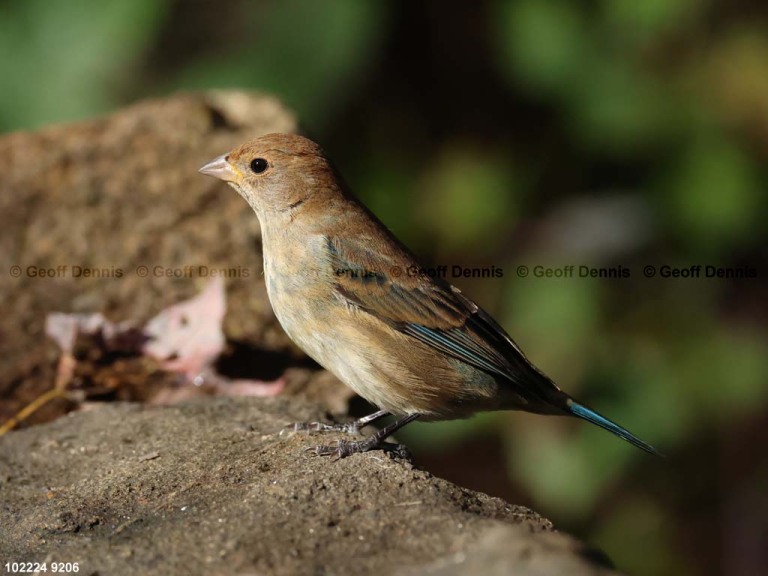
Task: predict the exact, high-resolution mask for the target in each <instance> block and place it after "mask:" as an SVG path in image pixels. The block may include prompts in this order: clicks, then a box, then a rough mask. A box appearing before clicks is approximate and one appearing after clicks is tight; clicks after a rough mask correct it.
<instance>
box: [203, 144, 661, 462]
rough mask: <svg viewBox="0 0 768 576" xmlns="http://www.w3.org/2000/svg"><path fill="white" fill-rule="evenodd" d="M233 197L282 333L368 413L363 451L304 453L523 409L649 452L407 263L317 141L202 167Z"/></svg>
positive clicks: (378, 444)
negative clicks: (256, 229) (578, 423)
mask: <svg viewBox="0 0 768 576" xmlns="http://www.w3.org/2000/svg"><path fill="white" fill-rule="evenodd" d="M199 172H200V173H202V174H205V175H208V176H212V177H215V178H218V179H220V180H223V181H224V182H226V183H227V184H228V185H229V186H231V187H232V188H234V189H235V190H236V191H237V192H238V193H239V194H240V196H242V197H243V199H245V201H246V202H247V203H248V204H249V205H250V207H251V208H252V209H253V211H254V212H255V213H256V217H257V218H258V221H259V224H260V227H261V239H262V253H263V260H264V262H263V266H264V278H265V282H266V288H267V294H268V297H269V301H270V303H271V306H272V308H273V311H274V313H275V316H276V317H277V319H278V321H279V322H280V324H281V326H282V327H283V329H284V330H285V332H286V334H287V335H288V336H289V337H290V338H291V339H292V340H293V341H294V342H295V343H296V344H297V345H298V346H299V348H301V349H302V350H303V351H304V352H305V353H306V354H308V355H309V356H310V357H311V358H312V359H314V360H315V361H316V362H317V363H318V364H320V365H321V366H322V367H324V368H325V369H327V370H329V371H330V372H332V373H333V374H335V375H336V376H337V377H338V378H339V379H340V380H341V381H342V382H343V383H345V384H346V385H347V386H349V387H350V388H351V389H352V390H353V391H354V392H356V393H357V394H358V395H359V396H362V397H363V398H364V399H365V400H367V401H368V402H370V403H371V404H373V405H374V406H376V407H377V408H378V410H377V411H376V412H374V413H372V414H370V415H368V416H365V417H363V418H360V419H359V420H357V421H355V422H353V423H352V424H348V425H327V424H322V423H305V424H298V425H297V427H296V429H311V430H344V431H347V432H357V431H359V430H360V429H361V428H362V427H364V426H367V425H369V424H372V423H373V422H375V421H378V420H380V419H382V418H384V417H386V416H394V417H395V419H394V421H393V422H392V423H391V424H389V425H387V426H385V427H383V428H381V429H379V430H378V431H377V432H375V433H373V434H371V435H370V436H367V437H364V438H363V439H362V440H356V441H349V440H339V441H337V442H334V443H331V444H328V445H321V446H316V447H313V448H310V449H311V450H312V451H314V452H315V453H316V454H318V455H321V456H336V457H338V458H344V457H347V456H350V455H352V454H355V453H361V452H366V451H369V450H374V449H379V448H385V446H387V445H389V443H387V442H386V439H387V438H388V437H389V436H391V435H392V434H393V433H395V432H396V431H397V430H399V429H401V428H402V427H403V426H405V425H406V424H408V423H410V422H413V421H415V420H417V419H419V420H421V421H436V420H452V419H460V418H468V417H470V416H472V415H473V414H475V413H477V412H484V411H496V410H522V411H527V412H533V413H536V414H542V415H561V416H575V417H577V418H580V419H583V420H586V421H587V422H591V423H592V424H595V425H597V426H599V427H601V428H604V429H605V430H608V431H609V432H611V433H613V434H615V435H616V436H618V437H620V438H622V439H624V440H626V441H627V442H629V443H630V444H633V445H634V446H636V447H638V448H640V449H642V450H644V451H646V452H649V453H651V454H659V453H658V451H657V450H656V449H655V448H653V446H651V445H650V444H648V443H646V442H644V441H643V440H640V439H639V438H638V437H637V436H635V435H633V434H632V433H630V432H629V431H628V430H626V429H625V428H622V427H621V426H619V425H618V424H616V423H614V422H613V421H611V420H609V419H608V418H606V417H604V416H602V415H600V414H599V413H598V412H596V411H594V410H592V409H591V408H588V407H587V406H585V405H584V404H582V403H579V402H577V401H576V400H574V399H573V398H572V397H571V396H569V395H568V394H567V393H565V392H564V391H562V390H561V389H560V388H559V387H558V386H557V385H556V384H555V383H554V382H553V381H552V380H551V379H550V378H549V377H547V376H546V375H545V374H544V373H543V372H542V371H541V370H539V369H538V368H537V367H536V366H534V365H533V363H532V362H531V361H530V360H528V358H527V357H526V356H525V354H524V353H523V351H522V350H521V349H520V347H519V346H518V345H517V344H516V343H515V341H514V340H513V339H512V338H511V337H510V336H509V334H507V332H506V331H505V330H504V328H502V327H501V326H500V325H499V324H498V323H497V322H496V321H495V320H494V319H493V318H492V317H491V315H490V314H488V313H487V312H486V311H485V310H483V309H482V308H481V307H480V306H478V305H477V304H476V303H475V302H474V301H472V300H471V299H470V298H468V297H467V296H466V295H464V293H463V292H462V291H461V290H459V289H458V288H456V287H455V286H453V285H451V284H450V283H448V282H447V281H446V280H444V279H442V278H439V277H433V276H435V275H434V274H432V275H430V274H428V273H426V271H425V268H423V267H422V266H421V265H420V264H419V262H418V259H417V258H416V256H414V254H413V253H412V252H411V251H410V250H408V248H406V247H405V245H404V244H403V243H401V242H400V241H399V240H398V239H397V238H396V237H395V236H394V235H393V234H392V233H391V232H390V231H389V230H388V229H387V227H386V226H385V225H384V224H383V223H382V222H381V221H380V220H379V219H378V218H377V217H376V216H375V215H374V214H373V213H372V212H371V211H370V210H369V209H368V208H367V207H366V206H365V205H363V204H362V202H361V201H360V200H359V199H358V198H357V197H356V196H354V195H353V194H352V192H351V191H350V189H349V187H348V186H347V185H346V184H345V182H344V180H343V178H342V177H341V175H340V173H339V171H338V170H337V169H336V167H335V165H334V164H333V163H332V162H331V161H330V160H329V159H328V157H327V156H326V154H325V153H324V152H323V150H322V148H321V147H320V146H319V145H318V144H317V143H315V142H314V141H312V140H310V139H308V138H306V137H304V136H301V135H297V134H279V133H274V134H267V135H264V136H261V137H259V138H256V139H253V140H251V141H249V142H246V143H244V144H242V145H241V146H239V147H237V148H235V149H234V150H232V151H230V152H229V153H226V154H223V155H221V156H219V157H217V158H215V159H213V160H211V161H210V162H208V163H206V164H205V165H204V166H203V167H201V168H200V169H199Z"/></svg>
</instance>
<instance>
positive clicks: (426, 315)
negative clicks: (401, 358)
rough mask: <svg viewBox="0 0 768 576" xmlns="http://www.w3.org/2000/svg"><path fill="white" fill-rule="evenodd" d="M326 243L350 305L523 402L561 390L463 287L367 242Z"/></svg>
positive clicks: (338, 288)
mask: <svg viewBox="0 0 768 576" xmlns="http://www.w3.org/2000/svg"><path fill="white" fill-rule="evenodd" d="M327 245H328V253H329V255H330V261H331V265H332V266H333V271H334V275H335V291H336V293H337V295H339V296H340V297H341V298H342V299H344V300H345V301H346V302H347V303H348V304H349V305H351V306H354V307H356V308H358V309H359V310H362V311H364V312H366V313H368V314H371V315H373V316H374V317H376V318H377V319H378V320H380V321H382V322H384V323H386V324H388V325H389V326H390V327H392V328H393V329H395V330H398V331H399V332H401V333H403V334H407V335H409V336H412V337H413V338H415V339H417V340H419V341H420V342H422V343H424V344H427V345H429V346H431V347H432V348H435V349H436V350H439V351H441V352H443V353H445V354H447V355H449V356H451V357H453V358H456V359H458V360H461V361H463V362H466V363H467V364H470V365H472V366H474V367H476V368H478V369H480V370H483V371H485V372H488V373H490V374H492V375H495V376H499V377H501V378H503V379H504V380H506V381H508V382H509V383H510V384H511V385H512V386H513V388H514V389H515V391H516V392H517V393H518V394H520V395H521V396H523V397H524V398H529V399H538V400H540V401H543V402H548V398H549V396H550V395H549V394H548V392H552V391H553V390H552V388H554V390H557V387H555V386H554V384H552V382H551V381H550V380H549V378H547V377H546V376H544V375H543V374H542V373H541V372H539V371H538V370H537V369H536V368H535V367H534V366H533V365H532V364H531V363H530V362H529V361H528V359H527V358H526V357H525V356H524V355H523V353H522V352H521V350H520V348H519V347H518V346H517V344H515V343H514V341H513V340H512V338H510V336H509V335H508V334H507V333H506V332H505V331H504V329H503V328H501V326H499V325H498V324H497V323H496V322H495V321H494V320H493V318H491V316H490V315H488V313H486V312H485V311H484V310H483V309H482V308H480V307H479V306H478V305H477V304H475V303H474V302H473V301H472V300H470V299H469V298H467V297H466V296H464V295H463V294H462V293H461V291H460V290H459V289H458V288H455V287H454V286H451V285H450V284H448V283H447V282H443V281H441V280H439V279H432V278H430V277H428V276H427V275H426V274H418V273H417V269H416V268H415V265H414V264H413V263H412V262H411V260H410V258H409V257H408V256H407V255H406V254H404V253H400V252H399V251H394V252H395V254H394V255H387V254H382V253H381V252H379V251H376V250H375V249H374V248H373V247H372V245H371V244H370V243H366V242H364V241H362V240H348V239H339V238H330V237H329V238H327ZM409 266H411V267H410V268H409Z"/></svg>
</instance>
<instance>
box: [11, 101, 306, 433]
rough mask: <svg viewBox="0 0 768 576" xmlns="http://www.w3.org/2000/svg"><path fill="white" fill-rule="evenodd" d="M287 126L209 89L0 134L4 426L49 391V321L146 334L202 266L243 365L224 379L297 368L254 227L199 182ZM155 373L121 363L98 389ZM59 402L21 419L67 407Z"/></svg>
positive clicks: (228, 197) (229, 200)
mask: <svg viewBox="0 0 768 576" xmlns="http://www.w3.org/2000/svg"><path fill="white" fill-rule="evenodd" d="M295 130H296V119H295V117H294V116H293V114H292V113H291V112H289V111H288V110H286V109H285V108H284V107H283V106H282V105H281V104H280V103H279V102H278V101H277V100H276V99H275V98H273V97H271V96H267V95H263V94H257V93H247V92H237V91H229V92H217V91H213V92H203V93H195V94H179V95H175V96H170V97H168V98H164V99H158V100H149V101H146V102H141V103H139V104H136V105H134V106H130V107H128V108H125V109H124V110H121V111H119V112H117V113H115V114H113V115H111V116H108V117H105V118H101V119H96V120H90V121H86V122H81V123H75V124H70V125H61V126H52V127H47V128H43V129H41V130H40V131H37V132H32V133H25V132H19V133H15V134H9V135H6V136H3V137H2V138H0V213H2V215H3V226H2V228H0V293H2V294H3V298H4V304H5V305H4V308H3V314H2V315H0V358H2V361H0V398H2V399H3V400H4V401H3V402H2V403H0V423H2V422H3V421H5V420H7V419H8V418H10V417H11V416H12V415H14V414H15V413H16V412H17V411H18V410H20V409H21V408H22V407H23V406H25V405H26V404H28V403H29V402H31V401H32V400H33V399H34V398H36V397H38V396H39V395H40V394H42V393H43V392H44V391H46V390H49V389H50V388H51V387H52V386H53V382H54V380H55V371H56V361H57V359H58V353H59V351H58V349H57V347H56V346H55V345H54V343H53V342H51V341H50V340H49V339H48V338H46V336H45V333H44V325H45V319H46V316H47V315H48V313H51V312H67V313H91V314H92V313H102V314H104V315H105V316H107V317H108V318H109V319H110V320H113V321H116V322H120V321H125V320H132V321H135V322H136V323H137V324H143V323H144V322H145V321H146V320H148V319H149V318H151V317H152V316H154V315H156V314H157V313H158V312H160V311H161V310H163V309H164V308H166V307H168V306H169V305H171V304H175V303H177V302H180V301H182V300H185V299H187V298H189V297H191V296H193V295H195V294H196V293H197V292H199V291H200V290H201V289H202V288H203V285H204V283H205V282H206V281H207V280H208V278H207V277H206V276H207V275H208V274H206V272H210V271H211V270H224V271H225V272H231V274H229V276H228V277H227V278H226V291H227V313H226V316H225V318H224V331H225V335H226V337H227V341H228V342H229V344H230V348H233V350H232V353H231V356H234V357H235V358H236V359H246V360H245V363H246V364H247V365H248V366H247V367H248V369H247V370H243V369H242V364H243V363H242V362H239V361H238V362H236V363H237V364H239V365H237V366H230V367H231V369H232V371H233V373H234V375H237V376H242V377H248V378H252V379H258V380H274V379H276V378H278V377H279V376H280V375H281V374H282V372H283V370H284V369H285V368H286V367H289V366H291V365H296V363H297V359H299V358H303V355H302V354H301V353H300V352H299V351H298V349H297V348H296V347H295V346H294V345H293V344H292V343H291V342H290V340H289V339H288V338H287V337H286V335H285V334H284V332H283V331H282V330H281V329H280V327H279V325H278V323H277V320H276V319H275V317H274V314H273V313H272V310H271V308H270V306H269V302H268V300H267V296H266V288H265V286H264V282H263V280H262V276H261V266H262V264H261V252H260V250H261V246H260V232H259V225H258V220H257V219H256V217H255V216H254V214H253V212H252V210H251V209H250V207H249V206H248V205H247V204H246V202H245V201H244V200H243V199H242V198H240V197H239V196H238V195H237V194H236V193H235V192H234V191H233V190H232V189H231V188H229V187H228V186H226V185H224V184H223V183H221V182H218V181H216V180H214V179H212V178H207V177H205V176H202V175H201V174H198V172H197V169H198V168H199V167H200V166H201V165H202V164H203V163H204V162H206V161H208V160H210V159H211V158H213V157H215V156H217V155H219V154H222V153H224V152H226V151H228V150H230V149H232V148H233V147H235V146H237V145H239V144H241V143H242V142H244V141H246V140H248V139H251V138H255V137H257V136H260V135H263V134H265V133H269V132H294V131H295ZM88 271H89V272H90V275H89V276H86V272H88ZM145 273H146V274H145ZM17 274H18V275H17ZM41 274H46V275H47V276H46V277H41ZM253 358H256V359H257V361H254V360H252V359H253ZM229 364H230V365H232V364H233V363H232V362H229ZM151 371H152V367H144V366H138V367H136V366H129V367H128V368H126V369H125V370H123V372H130V374H128V375H126V376H122V375H121V372H120V370H116V371H113V372H114V375H113V374H112V373H111V372H110V373H109V374H107V375H106V377H105V378H102V380H109V381H113V380H117V381H118V382H117V383H116V384H115V385H114V386H115V387H119V384H120V382H119V380H121V379H122V380H126V379H132V380H136V379H137V378H138V379H141V378H142V377H143V379H144V380H146V379H147V374H148V372H151ZM118 397H120V396H119V395H118ZM123 397H125V396H123ZM129 397H130V398H136V395H132V396H131V395H129ZM57 402H58V403H57V404H56V403H54V404H51V405H47V406H46V407H45V408H44V409H43V410H41V411H39V412H38V413H36V414H35V415H34V416H33V417H32V418H30V420H29V421H28V422H27V423H34V422H39V421H46V420H50V419H52V418H54V417H56V416H58V415H59V414H60V413H62V412H64V411H66V410H68V409H71V407H72V406H63V405H62V404H61V402H60V401H57Z"/></svg>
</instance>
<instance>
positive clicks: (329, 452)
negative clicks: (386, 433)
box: [306, 435, 411, 459]
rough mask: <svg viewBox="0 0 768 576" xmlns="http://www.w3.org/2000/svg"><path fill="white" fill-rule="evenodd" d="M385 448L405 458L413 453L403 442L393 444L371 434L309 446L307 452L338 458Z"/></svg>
mask: <svg viewBox="0 0 768 576" xmlns="http://www.w3.org/2000/svg"><path fill="white" fill-rule="evenodd" d="M377 449H378V450H383V451H385V452H389V453H390V454H393V455H394V456H397V457H399V458H404V459H410V458H411V453H410V451H409V450H408V448H407V447H405V446H404V445H403V444H393V443H391V442H382V441H381V439H379V438H377V437H376V435H373V436H370V437H368V438H366V439H365V440H358V441H356V442H350V441H349V440H338V441H337V442H334V443H332V444H327V445H321V446H313V447H311V448H307V449H306V450H307V452H311V453H312V454H315V455H317V456H334V457H336V458H337V459H341V458H346V457H347V456H351V455H352V454H360V453H362V452H368V451H370V450H377Z"/></svg>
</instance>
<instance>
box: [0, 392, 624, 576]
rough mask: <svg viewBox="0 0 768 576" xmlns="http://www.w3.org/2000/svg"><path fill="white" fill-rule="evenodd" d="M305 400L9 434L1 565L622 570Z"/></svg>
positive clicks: (75, 422)
mask: <svg viewBox="0 0 768 576" xmlns="http://www.w3.org/2000/svg"><path fill="white" fill-rule="evenodd" d="M321 417H322V413H321V412H320V411H318V410H317V408H316V407H315V405H313V404H311V403H308V402H306V401H303V400H301V399H299V398H295V397H294V398H291V397H279V398H274V399H246V398H212V399H207V400H202V401H197V402H194V403H189V404H183V405H177V406H172V407H155V408H147V407H142V406H139V405H136V404H102V405H100V407H99V408H97V409H93V410H89V411H84V412H75V413H71V414H69V415H68V416H66V417H64V418H61V419H59V420H57V421H55V422H52V423H50V424H44V425H40V426H35V427H32V428H28V429H26V430H21V431H17V432H12V433H10V434H8V435H6V436H4V437H3V438H0V558H2V560H3V562H6V561H36V562H43V561H48V562H52V561H61V562H78V563H79V566H80V572H79V573H80V574H97V573H98V574H278V575H281V574H286V575H289V574H290V575H296V574H361V575H362V574H386V573H391V574H408V573H412V574H439V575H455V574H490V575H495V574H521V575H528V574H531V575H533V574H571V575H577V576H578V575H588V574H613V572H612V571H610V570H609V569H608V568H606V567H605V563H604V561H603V559H602V558H601V557H600V555H599V554H596V553H595V552H593V551H590V550H588V549H586V548H585V547H584V546H583V545H581V544H579V543H578V542H577V541H575V540H573V539H572V538H570V537H568V536H565V535H562V534H558V533H555V532H552V531H551V530H552V525H551V523H550V522H549V521H548V520H545V519H543V518H541V517H540V516H538V515H537V514H535V513H534V512H532V511H530V510H528V509H526V508H522V507H519V506H513V505H511V504H508V503H506V502H504V501H502V500H500V499H497V498H492V497H490V496H486V495H484V494H479V493H476V492H472V491H469V490H465V489H462V488H459V487H457V486H454V485H452V484H450V483H449V482H446V481H445V480H440V479H438V478H435V477H433V476H431V475H430V474H429V473H428V472H425V471H423V470H420V469H418V467H417V466H415V465H414V464H413V463H412V462H410V461H407V460H402V459H395V458H392V457H390V456H388V455H386V454H385V453H383V452H381V451H374V452H369V453H366V454H357V455H354V456H352V457H349V458H346V459H344V460H332V459H328V458H321V457H317V456H313V455H311V454H309V453H308V452H307V451H306V450H305V448H306V447H308V446H312V445H316V444H318V443H320V442H328V441H332V440H333V439H335V438H338V437H339V436H337V435H335V434H334V433H331V434H312V435H307V434H304V433H292V434H288V435H281V434H280V430H281V429H282V427H283V426H285V425H286V424H288V423H290V422H292V421H299V420H301V421H306V420H315V419H318V418H321Z"/></svg>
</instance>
